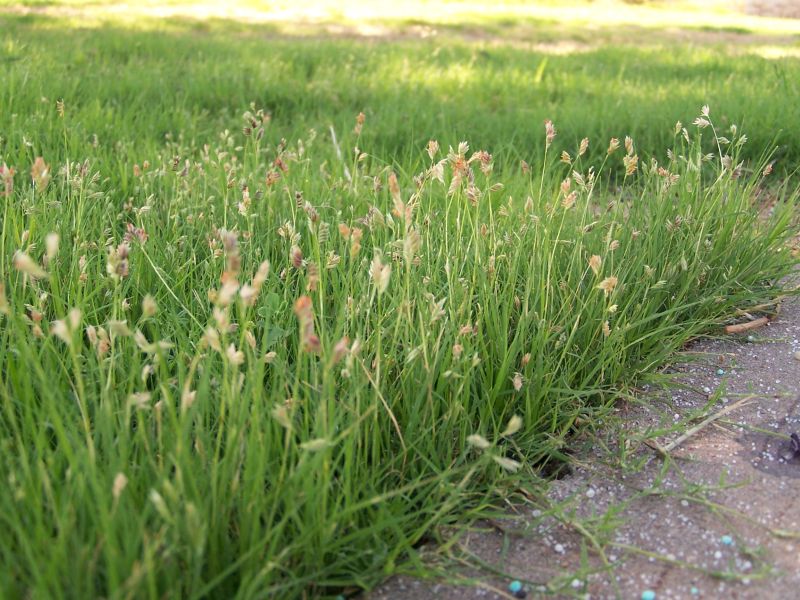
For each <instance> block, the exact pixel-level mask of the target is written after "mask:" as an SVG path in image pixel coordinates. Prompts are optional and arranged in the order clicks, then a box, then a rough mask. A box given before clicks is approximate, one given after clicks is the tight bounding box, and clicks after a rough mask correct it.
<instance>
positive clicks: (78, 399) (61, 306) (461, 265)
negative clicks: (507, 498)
mask: <svg viewBox="0 0 800 600" xmlns="http://www.w3.org/2000/svg"><path fill="white" fill-rule="evenodd" d="M57 111H58V113H59V115H60V118H61V119H63V123H64V127H63V134H64V138H65V148H62V151H64V152H66V151H67V150H66V149H67V148H69V140H70V128H69V107H68V106H67V107H65V106H64V104H63V103H59V104H58V106H57ZM368 125H369V123H368V122H367V123H365V118H364V116H363V115H359V117H358V118H357V119H356V123H355V128H354V130H353V131H352V132H350V133H347V134H346V135H344V136H340V137H342V138H343V139H341V140H337V137H336V135H335V132H333V131H332V130H331V132H330V133H331V135H330V136H328V135H325V136H323V135H316V134H310V135H309V136H307V137H305V138H304V139H301V140H298V141H297V142H296V143H287V142H286V141H285V140H277V139H273V137H272V135H271V130H270V119H269V116H268V115H267V114H266V113H264V112H263V111H259V110H257V109H256V107H252V108H251V110H249V111H247V112H246V113H245V115H244V121H243V124H242V131H241V133H238V132H237V133H236V134H232V133H230V132H228V131H225V132H223V133H222V134H220V135H219V136H218V137H217V138H216V141H215V142H204V143H200V142H194V141H193V142H188V141H185V140H183V139H181V138H180V137H178V138H177V139H168V140H167V141H166V143H165V145H164V146H163V148H162V149H161V150H160V152H158V153H157V154H154V155H152V156H150V157H149V158H148V159H142V160H140V161H138V162H137V163H136V164H133V165H130V166H124V165H120V167H119V168H120V171H119V172H116V173H114V174H113V181H116V182H120V181H124V182H125V184H124V185H125V188H126V190H127V193H126V195H125V196H124V197H121V196H120V194H119V192H118V190H117V189H116V188H115V187H114V184H112V179H110V177H112V174H111V173H108V172H104V171H99V170H97V169H96V167H95V164H96V162H97V157H96V156H93V155H92V152H91V151H90V152H89V153H88V155H87V156H82V157H80V158H79V157H75V156H71V157H70V158H68V159H67V160H65V161H64V162H63V163H62V164H50V163H49V162H48V157H46V156H45V157H36V158H35V159H32V160H30V162H28V163H23V162H17V163H15V164H13V165H11V164H8V163H7V162H6V160H5V159H4V158H3V157H0V165H2V183H3V185H2V187H0V192H2V195H3V206H2V211H3V212H2V215H3V221H2V232H1V233H0V236H2V237H0V281H2V286H3V287H2V288H0V311H1V314H0V319H1V321H0V322H1V323H2V327H0V398H2V411H1V412H0V431H2V436H1V437H2V445H3V448H2V453H0V474H1V475H2V477H3V481H4V482H5V483H6V485H5V486H4V487H3V491H2V492H0V514H1V515H2V519H3V528H2V533H0V540H2V543H1V544H0V560H2V563H3V564H4V565H5V567H4V572H5V575H4V577H3V580H2V586H3V587H2V593H3V595H6V596H9V597H15V596H21V595H26V594H33V595H37V596H47V597H53V598H57V597H94V596H109V597H140V596H142V597H162V596H164V595H168V596H180V597H218V598H224V597H233V596H236V597H243V598H258V597H299V596H302V595H303V594H308V595H312V596H322V597H325V596H330V597H333V596H335V595H336V594H338V593H341V592H342V591H344V592H348V591H350V590H355V589H358V588H363V587H369V586H371V585H373V584H374V583H376V582H377V581H379V580H380V579H381V578H382V577H383V576H384V575H385V574H388V573H391V572H392V571H393V570H394V567H395V565H396V564H397V563H398V561H401V560H402V559H403V558H404V557H405V556H406V555H407V554H408V553H409V552H412V550H413V547H414V546H415V545H416V544H417V543H418V542H419V541H420V540H421V539H422V538H423V536H425V535H426V533H427V532H429V531H430V529H431V528H432V527H434V526H436V525H440V524H442V523H446V522H448V521H451V520H452V519H456V518H459V517H463V516H464V514H465V513H466V512H467V511H470V510H473V509H479V508H480V506H482V505H483V504H484V503H485V502H486V497H487V491H488V490H490V489H492V487H493V486H495V485H498V484H499V483H500V482H503V481H508V480H509V478H519V477H525V478H526V479H528V480H531V478H532V479H534V480H535V479H536V478H537V477H538V476H539V475H538V474H539V473H540V468H541V467H542V465H543V464H545V463H546V462H547V461H549V460H553V459H557V457H558V456H559V453H560V452H561V451H562V450H561V449H562V446H563V443H564V440H565V439H566V438H567V436H568V435H569V434H570V431H572V430H573V427H574V426H575V422H576V420H578V419H580V418H586V416H587V415H589V414H591V412H592V410H594V409H595V408H597V407H602V406H603V405H605V404H607V403H608V402H609V401H611V400H613V399H614V397H615V395H616V394H618V393H619V392H620V391H621V390H623V389H624V388H625V386H627V385H629V384H631V383H632V382H634V381H635V380H636V379H637V377H638V376H639V375H640V374H643V373H645V372H648V371H650V370H652V369H653V368H655V367H656V366H658V365H660V364H662V363H664V362H665V361H666V360H667V359H668V357H669V355H670V353H672V352H673V351H674V350H676V349H677V348H679V347H680V346H682V345H683V344H685V343H686V342H687V341H688V340H689V339H691V338H692V337H694V336H696V335H698V334H700V333H701V332H703V331H706V330H708V329H709V327H711V326H712V325H714V324H717V323H719V322H721V320H723V319H726V318H729V317H730V316H731V315H733V314H735V309H736V308H737V307H742V306H747V305H751V304H759V303H761V302H763V301H765V300H767V299H769V298H772V297H774V295H776V293H778V290H776V287H775V286H776V282H778V281H780V280H781V278H782V277H784V276H785V275H786V274H787V273H789V272H790V270H791V268H792V264H793V258H792V256H791V255H790V253H789V251H788V249H787V247H786V242H787V240H788V238H789V236H790V235H791V234H792V228H791V226H790V225H791V222H792V210H793V204H794V201H795V200H796V195H793V194H789V193H788V192H786V191H783V192H781V193H779V199H780V201H779V202H778V203H777V204H776V205H775V207H774V209H773V211H772V214H771V216H769V217H768V218H762V217H760V216H759V211H758V208H759V207H758V206H757V204H756V202H757V197H758V195H759V192H760V191H761V190H762V189H763V185H764V183H763V182H764V179H765V177H767V174H768V171H769V166H768V164H767V162H766V161H762V162H761V163H754V164H752V165H745V164H742V163H741V162H740V161H739V158H738V156H739V154H740V152H741V149H742V146H743V145H744V142H745V137H744V136H743V135H742V134H741V133H740V132H739V131H737V130H736V128H735V127H733V128H731V131H730V132H728V131H726V132H724V133H725V135H726V136H727V137H723V135H722V132H717V131H715V130H714V128H713V125H712V123H711V117H710V116H709V114H708V110H707V109H704V111H703V114H702V115H701V116H700V117H698V119H697V120H696V121H695V125H696V126H695V127H692V128H691V129H692V133H690V132H689V131H687V130H686V129H685V128H683V127H682V126H681V125H680V124H678V125H677V126H676V128H675V135H674V143H673V146H672V148H671V149H670V150H669V152H668V154H667V155H666V156H663V157H661V158H660V159H659V160H657V159H656V157H652V158H650V159H649V160H644V159H641V158H640V157H639V154H638V152H637V149H636V148H635V147H634V143H633V140H631V139H625V140H624V142H623V143H621V142H620V141H618V140H616V139H613V140H611V143H610V144H609V145H608V146H606V143H607V142H606V141H605V140H603V141H601V140H591V141H589V140H588V139H586V140H584V141H582V142H581V143H580V145H579V146H578V147H576V148H570V147H567V146H566V145H565V146H564V147H563V148H562V147H561V146H560V145H559V141H560V140H559V138H558V137H557V133H556V130H555V127H554V125H553V124H552V123H550V122H549V121H548V122H547V123H546V126H545V131H544V139H543V143H542V152H541V155H542V156H543V157H544V159H543V160H542V161H540V162H538V163H536V164H534V165H533V166H530V165H528V164H527V163H524V162H523V163H522V164H521V165H520V166H519V167H516V166H515V167H513V168H511V167H509V168H507V169H505V170H502V171H499V170H498V171H495V169H494V163H493V158H492V156H491V154H489V152H487V151H483V150H478V151H472V150H471V149H470V148H469V145H468V144H467V143H465V142H464V143H461V144H459V145H458V146H457V147H455V148H450V149H449V150H448V151H444V149H443V148H440V147H439V144H438V143H437V142H435V141H431V142H429V144H428V145H427V148H426V152H422V151H421V150H420V151H419V152H418V153H417V154H416V155H415V156H414V157H413V158H412V159H409V160H407V161H405V162H403V163H402V164H386V163H384V162H383V161H381V160H380V159H378V158H376V157H374V156H372V155H371V154H369V152H368V149H365V150H362V149H360V146H361V145H362V143H361V142H362V141H363V140H362V139H361V135H362V128H364V127H368ZM708 132H711V134H712V136H711V137H712V138H713V139H712V140H711V142H712V144H713V147H714V148H715V149H716V153H715V154H709V153H708V149H707V148H706V149H705V150H704V149H703V145H702V134H703V133H708ZM706 137H708V136H706ZM590 144H591V145H597V144H600V145H601V151H602V153H603V155H604V156H605V159H604V162H603V164H602V166H601V167H600V168H598V169H595V168H594V167H590V166H587V165H586V164H584V163H583V162H582V161H583V160H584V156H586V155H587V146H588V145H590ZM98 152H101V150H98ZM720 156H722V158H720ZM108 158H109V157H108V156H106V157H105V161H106V162H105V163H104V164H106V165H108ZM618 172H621V173H623V175H621V176H620V177H616V175H615V176H614V177H613V178H610V176H609V174H610V173H618Z"/></svg>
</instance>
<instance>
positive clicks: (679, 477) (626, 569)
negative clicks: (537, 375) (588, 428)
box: [370, 299, 800, 600]
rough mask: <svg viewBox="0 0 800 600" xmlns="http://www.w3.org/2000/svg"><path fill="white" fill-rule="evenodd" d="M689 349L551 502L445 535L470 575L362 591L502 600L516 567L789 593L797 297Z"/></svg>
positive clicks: (631, 587)
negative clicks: (673, 382)
mask: <svg viewBox="0 0 800 600" xmlns="http://www.w3.org/2000/svg"><path fill="white" fill-rule="evenodd" d="M689 350H690V352H691V353H692V354H693V355H694V356H695V357H696V360H693V361H692V362H690V363H687V364H685V365H682V366H680V367H677V368H676V369H674V370H673V371H674V372H675V373H676V375H677V378H678V381H679V382H680V384H681V387H680V389H671V391H669V392H667V393H666V394H664V393H663V392H656V391H655V390H653V389H651V390H649V391H646V392H645V394H646V395H647V394H649V395H650V396H651V398H650V400H649V401H648V402H647V403H646V404H641V405H633V404H628V405H626V406H621V407H620V408H618V409H617V414H616V417H618V419H617V420H616V422H615V423H613V424H611V425H610V427H609V428H608V431H606V432H604V433H601V434H599V437H597V438H595V439H594V440H591V441H592V443H593V445H594V449H593V450H591V451H586V450H584V451H583V452H582V453H580V454H579V455H578V456H576V460H575V468H574V471H573V473H572V474H571V475H570V476H568V477H566V478H565V479H562V480H559V481H555V482H553V484H552V486H551V488H550V490H549V493H548V497H549V505H548V504H547V503H545V504H544V505H542V504H541V503H539V504H538V506H539V507H536V506H537V503H535V502H533V503H531V504H530V505H525V506H518V507H515V508H514V509H513V510H512V511H511V513H512V514H513V515H514V518H513V519H512V520H510V521H509V522H506V521H502V522H501V523H499V524H498V523H494V522H493V523H492V524H489V525H487V526H486V527H483V528H482V529H476V530H475V531H473V532H470V533H469V534H466V535H464V536H463V537H461V538H460V539H459V540H458V541H457V542H456V543H455V544H454V545H453V546H452V547H453V548H454V549H455V551H454V552H451V553H450V554H449V558H450V560H451V563H452V559H453V557H455V558H456V561H457V562H458V561H460V562H461V564H463V565H465V566H464V568H463V569H455V570H453V571H451V575H452V577H453V578H456V577H457V576H467V577H472V578H474V583H476V584H477V586H476V587H459V586H456V585H449V584H448V583H447V579H445V581H444V582H441V581H439V582H431V581H420V580H414V579H410V578H395V579H392V580H390V581H389V582H387V583H386V584H385V585H383V586H382V587H381V588H379V589H377V590H375V591H374V592H373V593H372V594H371V595H370V598H371V599H372V600H390V599H391V600H404V599H412V598H413V600H428V599H434V598H436V599H441V600H447V599H453V600H455V599H462V598H463V599H469V598H508V597H512V596H511V595H510V594H509V593H508V591H507V589H508V588H507V586H508V584H509V582H510V581H511V580H512V579H517V580H519V581H520V582H522V583H523V584H524V585H525V590H526V591H527V596H528V597H529V598H537V597H542V596H547V597H553V596H555V597H559V598H573V597H577V598H648V597H649V598H657V599H658V600H662V599H666V598H742V599H745V598H753V599H756V598H759V599H763V598H782V599H784V598H797V597H798V595H799V594H800V592H798V589H800V458H799V457H797V456H795V455H794V454H793V452H792V448H791V444H790V441H789V439H788V436H789V434H790V433H791V432H795V431H798V430H800V398H798V395H800V360H798V358H800V354H798V351H800V299H794V300H791V301H787V302H786V303H785V304H784V306H783V307H782V310H781V313H780V315H779V316H778V318H776V319H775V320H774V321H773V322H772V323H771V324H770V325H769V326H767V327H765V328H763V329H759V330H756V331H753V332H751V333H750V334H749V335H747V334H744V335H741V336H736V337H734V336H728V337H726V338H723V339H718V340H706V341H701V342H698V343H696V344H694V345H693V346H692V347H691V348H690V349H689ZM709 398H712V400H713V399H715V398H716V401H715V402H714V403H713V405H710V404H711V403H710V402H709ZM709 419H711V420H709ZM613 420H614V419H613V417H612V421H613ZM670 428H672V429H673V432H672V433H665V434H663V435H659V433H664V432H665V430H666V429H670ZM687 433H688V434H689V435H688V436H686V434H687ZM682 434H683V435H684V437H683V438H681V435H682ZM625 440H627V441H625ZM620 441H622V442H621V443H620ZM671 443H672V446H670V444H671ZM665 448H668V449H669V451H668V452H667V453H666V454H664V449H665ZM548 506H549V507H548ZM553 507H556V508H553ZM599 549H602V552H599V551H598V550H599ZM431 553H432V554H431V560H433V561H435V560H437V556H436V553H435V551H434V550H431ZM499 573H501V575H499ZM451 580H452V579H451ZM648 592H652V593H653V594H654V595H652V596H651V595H650V594H649V593H648ZM642 594H645V595H644V596H643V595H642Z"/></svg>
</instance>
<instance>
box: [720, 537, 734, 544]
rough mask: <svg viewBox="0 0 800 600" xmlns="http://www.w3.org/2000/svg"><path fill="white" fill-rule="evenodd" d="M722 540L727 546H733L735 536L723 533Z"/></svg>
mask: <svg viewBox="0 0 800 600" xmlns="http://www.w3.org/2000/svg"><path fill="white" fill-rule="evenodd" d="M721 541H722V543H723V544H725V545H726V546H733V538H732V537H731V536H729V535H723V536H722V539H721Z"/></svg>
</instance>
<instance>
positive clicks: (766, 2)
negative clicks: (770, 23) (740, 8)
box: [745, 0, 800, 19]
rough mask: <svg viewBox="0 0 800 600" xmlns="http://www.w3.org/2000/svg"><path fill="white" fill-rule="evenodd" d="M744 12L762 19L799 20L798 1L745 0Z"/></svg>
mask: <svg viewBox="0 0 800 600" xmlns="http://www.w3.org/2000/svg"><path fill="white" fill-rule="evenodd" d="M745 12H746V13H747V14H751V15H759V16H764V17H783V18H790V19H800V2H798V0H745Z"/></svg>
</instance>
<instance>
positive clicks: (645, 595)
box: [642, 590, 656, 600]
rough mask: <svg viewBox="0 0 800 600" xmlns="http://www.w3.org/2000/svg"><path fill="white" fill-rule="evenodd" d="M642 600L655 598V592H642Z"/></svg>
mask: <svg viewBox="0 0 800 600" xmlns="http://www.w3.org/2000/svg"><path fill="white" fill-rule="evenodd" d="M642 600H656V593H655V592H654V591H652V590H645V591H643V592H642Z"/></svg>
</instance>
